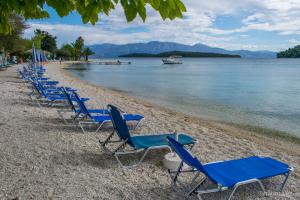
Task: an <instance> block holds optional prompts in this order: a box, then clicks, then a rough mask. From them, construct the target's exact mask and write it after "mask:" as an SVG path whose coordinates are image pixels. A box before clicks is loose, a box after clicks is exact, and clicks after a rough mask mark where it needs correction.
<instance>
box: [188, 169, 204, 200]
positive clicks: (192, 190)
mask: <svg viewBox="0 0 300 200" xmlns="http://www.w3.org/2000/svg"><path fill="white" fill-rule="evenodd" d="M197 174H199V173H197ZM196 176H197V175H196ZM196 176H195V177H196ZM205 180H206V177H203V178H202V179H201V181H200V182H199V183H198V184H197V185H196V186H195V187H193V188H192V189H191V190H190V191H189V192H188V193H187V196H191V195H192V194H193V193H194V192H195V191H196V190H198V189H199V187H200V186H201V185H202V184H203V183H204V181H205ZM199 197H200V194H198V198H199ZM200 199H201V197H200Z"/></svg>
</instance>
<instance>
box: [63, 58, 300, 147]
mask: <svg viewBox="0 0 300 200" xmlns="http://www.w3.org/2000/svg"><path fill="white" fill-rule="evenodd" d="M73 64H78V63H74V62H72V63H68V62H65V63H63V64H62V67H61V68H60V71H61V72H62V73H63V74H64V75H66V76H68V77H70V78H72V79H76V80H77V81H80V82H83V83H84V84H88V85H91V86H93V87H96V88H100V89H102V90H104V91H106V92H112V93H116V94H118V95H125V96H126V97H127V98H132V99H133V100H134V101H136V102H138V103H141V104H143V105H146V106H151V107H156V108H159V109H161V110H164V111H165V112H168V113H174V114H177V115H182V116H183V117H187V118H190V119H192V120H193V121H201V122H202V123H207V124H209V125H210V126H212V127H214V128H221V129H222V128H223V129H224V126H226V127H230V126H232V128H236V129H241V130H243V131H246V132H249V133H248V134H250V135H251V134H258V135H264V136H271V137H274V138H277V139H282V140H285V141H288V142H292V143H296V144H300V137H297V136H296V135H294V134H292V133H289V132H285V131H280V130H276V129H272V128H266V127H260V126H255V125H249V124H243V123H233V122H225V121H222V120H214V119H205V118H202V117H200V116H195V115H190V114H187V113H184V112H181V111H178V110H175V109H172V108H168V107H165V106H161V105H158V104H156V103H154V102H150V101H147V100H144V99H142V98H139V97H137V96H134V95H130V93H128V92H125V91H122V90H118V89H114V88H108V87H103V86H99V85H96V84H93V83H90V82H88V81H85V80H82V79H80V78H79V77H76V76H74V75H73V74H72V73H71V72H69V71H68V70H69V69H68V68H69V67H70V66H71V65H73ZM79 64H81V63H80V62H79ZM229 129H230V128H229ZM225 130H226V129H225Z"/></svg>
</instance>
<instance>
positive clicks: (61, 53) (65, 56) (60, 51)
mask: <svg viewBox="0 0 300 200" xmlns="http://www.w3.org/2000/svg"><path fill="white" fill-rule="evenodd" d="M56 57H57V58H63V59H64V60H69V59H70V57H71V52H70V51H67V50H65V49H58V50H56Z"/></svg>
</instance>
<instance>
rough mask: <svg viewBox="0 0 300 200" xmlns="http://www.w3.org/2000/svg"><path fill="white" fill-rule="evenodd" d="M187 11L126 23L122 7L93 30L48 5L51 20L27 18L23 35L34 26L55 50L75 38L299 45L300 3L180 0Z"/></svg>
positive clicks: (228, 45) (242, 45)
mask: <svg viewBox="0 0 300 200" xmlns="http://www.w3.org/2000/svg"><path fill="white" fill-rule="evenodd" d="M183 2H184V3H185V5H186V7H187V12H186V13H184V18H183V19H176V20H174V21H170V20H166V21H163V20H162V19H161V18H160V17H159V15H158V14H157V13H156V12H155V11H154V10H153V9H151V8H150V7H148V9H147V14H148V16H147V20H146V22H145V23H143V22H142V21H141V19H140V18H139V17H137V19H136V20H134V21H133V22H130V23H127V22H126V21H125V17H124V14H123V10H122V9H121V7H120V5H118V6H116V10H114V11H112V12H111V13H110V16H109V17H108V16H104V15H102V14H100V21H99V22H98V23H97V24H96V25H95V26H92V25H91V24H83V23H82V21H81V18H80V16H79V15H78V14H77V13H76V12H73V13H71V14H70V15H69V16H66V17H64V18H60V17H59V16H57V14H56V12H55V11H54V10H53V9H51V8H49V7H46V9H47V11H48V12H49V13H50V16H51V17H50V18H47V19H42V20H29V21H28V24H29V25H30V26H31V28H29V29H28V30H26V32H25V37H31V36H32V35H33V31H34V30H35V29H36V28H40V29H43V30H46V31H48V32H50V33H52V34H54V35H56V36H57V37H58V44H59V46H60V45H61V44H63V43H68V42H72V41H74V40H75V39H76V38H77V37H78V36H82V37H83V38H84V39H85V43H86V44H88V45H91V44H99V43H116V44H125V43H133V42H149V41H154V40H156V41H171V42H178V43H183V44H196V43H203V44H206V45H210V46H214V47H221V48H226V49H230V50H234V49H248V50H273V51H279V50H283V49H286V48H288V47H292V46H295V45H297V44H300V0H285V1H282V0H210V1H203V0H197V1H196V0H195V1H192V0H183Z"/></svg>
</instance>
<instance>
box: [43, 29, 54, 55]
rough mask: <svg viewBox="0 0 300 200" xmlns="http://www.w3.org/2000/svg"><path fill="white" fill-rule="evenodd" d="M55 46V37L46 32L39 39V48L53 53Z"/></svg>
mask: <svg viewBox="0 0 300 200" xmlns="http://www.w3.org/2000/svg"><path fill="white" fill-rule="evenodd" d="M56 48H57V47H56V37H55V36H52V35H50V34H49V33H48V32H46V34H45V36H44V37H43V39H42V40H41V49H42V50H45V51H49V52H51V53H54V52H55V50H56Z"/></svg>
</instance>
